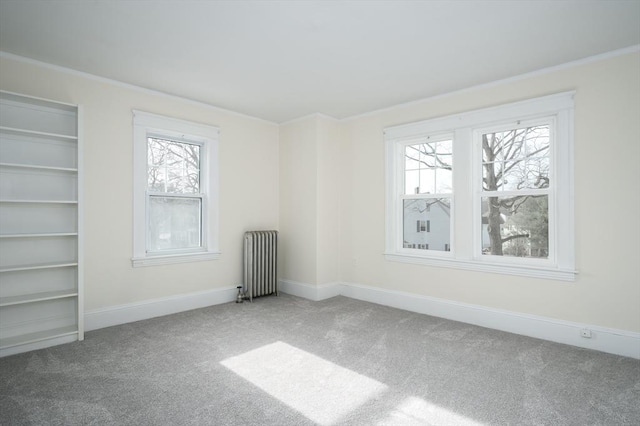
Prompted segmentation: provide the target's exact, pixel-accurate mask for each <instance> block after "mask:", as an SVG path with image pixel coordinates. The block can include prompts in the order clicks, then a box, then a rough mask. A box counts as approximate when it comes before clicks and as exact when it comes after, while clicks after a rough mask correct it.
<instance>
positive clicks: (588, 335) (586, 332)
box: [580, 328, 591, 339]
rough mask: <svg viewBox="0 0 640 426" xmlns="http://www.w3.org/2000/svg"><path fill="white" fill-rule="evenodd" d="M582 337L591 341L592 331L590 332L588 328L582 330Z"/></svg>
mask: <svg viewBox="0 0 640 426" xmlns="http://www.w3.org/2000/svg"><path fill="white" fill-rule="evenodd" d="M580 337H584V338H585V339H591V330H589V329H588V328H583V329H582V330H580Z"/></svg>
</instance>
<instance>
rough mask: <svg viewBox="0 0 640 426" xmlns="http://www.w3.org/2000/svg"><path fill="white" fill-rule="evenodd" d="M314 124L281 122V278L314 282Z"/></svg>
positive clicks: (311, 120)
mask: <svg viewBox="0 0 640 426" xmlns="http://www.w3.org/2000/svg"><path fill="white" fill-rule="evenodd" d="M316 142H317V126H316V118H315V117H307V118H304V119H300V120H296V121H295V122H291V123H288V124H285V125H282V126H280V253H279V254H280V256H279V258H280V268H279V275H280V278H285V279H288V280H293V281H296V282H302V283H306V284H316V271H317V269H316V268H317V266H316V255H317V238H316V221H317V204H316V201H317V194H318V188H317V158H318V157H317V155H318V154H317V149H316V148H317V143H316Z"/></svg>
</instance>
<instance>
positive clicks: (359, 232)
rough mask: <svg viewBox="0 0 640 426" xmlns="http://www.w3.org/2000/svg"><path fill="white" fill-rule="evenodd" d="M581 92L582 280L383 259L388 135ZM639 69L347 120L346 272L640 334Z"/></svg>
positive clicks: (541, 80) (495, 90)
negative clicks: (413, 125)
mask: <svg viewBox="0 0 640 426" xmlns="http://www.w3.org/2000/svg"><path fill="white" fill-rule="evenodd" d="M568 90H576V97H575V210H576V215H575V225H576V235H577V239H576V240H577V241H576V246H577V252H576V267H577V269H578V270H579V274H578V276H577V279H576V281H575V282H571V283H568V282H562V281H553V280H544V279H534V278H524V277H515V276H508V275H495V274H489V273H480V272H471V271H462V270H455V269H446V268H435V267H427V266H418V265H407V264H402V263H394V262H389V261H385V260H384V258H383V256H382V253H383V251H384V227H385V222H384V196H385V194H384V184H385V177H384V144H383V135H382V132H383V129H384V128H385V127H387V126H392V125H397V124H401V123H407V122H412V121H418V120H425V119H429V118H433V117H438V116H444V115H448V114H453V113H459V112H464V111H468V110H473V109H477V108H483V107H488V106H493V105H499V104H503V103H508V102H512V101H517V100H524V99H528V98H533V97H538V96H543V95H547V94H553V93H557V92H562V91H568ZM639 117H640V60H639V54H637V53H634V54H628V55H624V56H618V57H614V58H610V59H606V60H602V61H598V62H592V63H588V64H583V65H579V66H575V67H571V68H565V69H560V70H557V71H553V72H547V73H544V74H538V75H536V76H531V77H529V78H522V79H518V80H514V81H511V82H504V83H501V84H495V85H492V86H486V87H484V88H477V89H474V90H469V91H465V92H460V93H457V94H451V95H448V96H445V97H441V98H438V99H432V100H426V101H423V102H419V103H413V104H411V105H406V106H399V107H396V108H393V109H389V110H386V111H381V112H378V113H372V114H369V115H367V116H363V117H360V118H354V119H351V120H347V121H346V122H344V123H343V126H345V129H344V131H345V133H346V137H345V140H346V141H348V143H349V147H348V148H345V150H344V156H345V157H347V158H348V160H347V161H348V165H349V167H350V168H351V170H350V171H349V177H348V179H347V180H346V181H345V182H344V185H343V188H344V189H345V193H344V194H342V196H341V198H342V199H343V200H345V201H344V202H345V205H346V203H348V207H346V208H344V209H343V215H342V216H341V226H342V227H341V229H342V231H341V241H342V244H341V257H342V259H341V260H342V265H343V266H342V275H341V279H342V280H343V281H345V282H351V283H357V284H364V285H369V286H374V287H381V288H385V289H392V290H398V291H404V292H410V293H416V294H420V295H428V296H432V297H437V298H443V299H448V300H453V301H458V302H464V303H470V304H476V305H482V306H486V307H492V308H499V309H505V310H509V311H515V312H520V313H527V314H534V315H540V316H545V317H551V318H556V319H562V320H568V321H575V322H581V323H586V324H593V325H599V326H603V327H612V328H618V329H623V330H629V331H640V252H639V249H638V243H639V241H640V220H639V218H640V191H639V190H638V184H640V172H639V170H640V166H639V164H640V124H639V123H640V118H639Z"/></svg>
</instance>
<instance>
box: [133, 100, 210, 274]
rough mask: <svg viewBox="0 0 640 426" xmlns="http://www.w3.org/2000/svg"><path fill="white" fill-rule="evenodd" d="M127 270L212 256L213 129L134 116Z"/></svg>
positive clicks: (156, 118) (160, 117)
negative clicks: (131, 246)
mask: <svg viewBox="0 0 640 426" xmlns="http://www.w3.org/2000/svg"><path fill="white" fill-rule="evenodd" d="M133 124H134V126H133V127H134V188H133V189H134V256H133V259H132V262H133V266H149V265H157V264H167V263H178V262H191V261H198V260H208V259H215V258H217V257H218V255H219V253H218V242H217V241H218V220H217V218H218V183H217V181H218V179H217V168H218V164H217V157H218V146H217V145H218V129H217V128H215V127H211V126H206V125H202V124H197V123H190V122H187V121H183V120H178V119H174V118H170V117H163V116H159V115H156V114H150V113H146V112H142V111H134V113H133Z"/></svg>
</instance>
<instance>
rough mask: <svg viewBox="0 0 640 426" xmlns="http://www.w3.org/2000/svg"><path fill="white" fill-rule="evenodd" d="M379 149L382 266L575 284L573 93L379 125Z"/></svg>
mask: <svg viewBox="0 0 640 426" xmlns="http://www.w3.org/2000/svg"><path fill="white" fill-rule="evenodd" d="M385 143H386V152H387V154H386V156H387V197H386V213H387V220H386V253H385V254H386V258H387V259H388V260H392V261H402V262H411V263H421V264H427V265H434V266H444V267H454V268H462V269H471V270H481V271H487V272H497V273H507V274H515V275H524V276H535V277H544V278H554V279H563V280H573V279H574V278H575V271H574V233H573V93H563V94H559V95H552V96H546V97H543V98H537V99H533V100H529V101H524V102H518V103H514V104H508V105H503V106H499V107H494V108H488V109H484V110H477V111H471V112H467V113H463V114H459V115H454V116H448V117H442V118H438V119H434V120H428V121H423V122H418V123H412V124H408V125H402V126H397V127H393V128H388V129H386V130H385ZM407 224H411V225H410V226H408V225H407Z"/></svg>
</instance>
